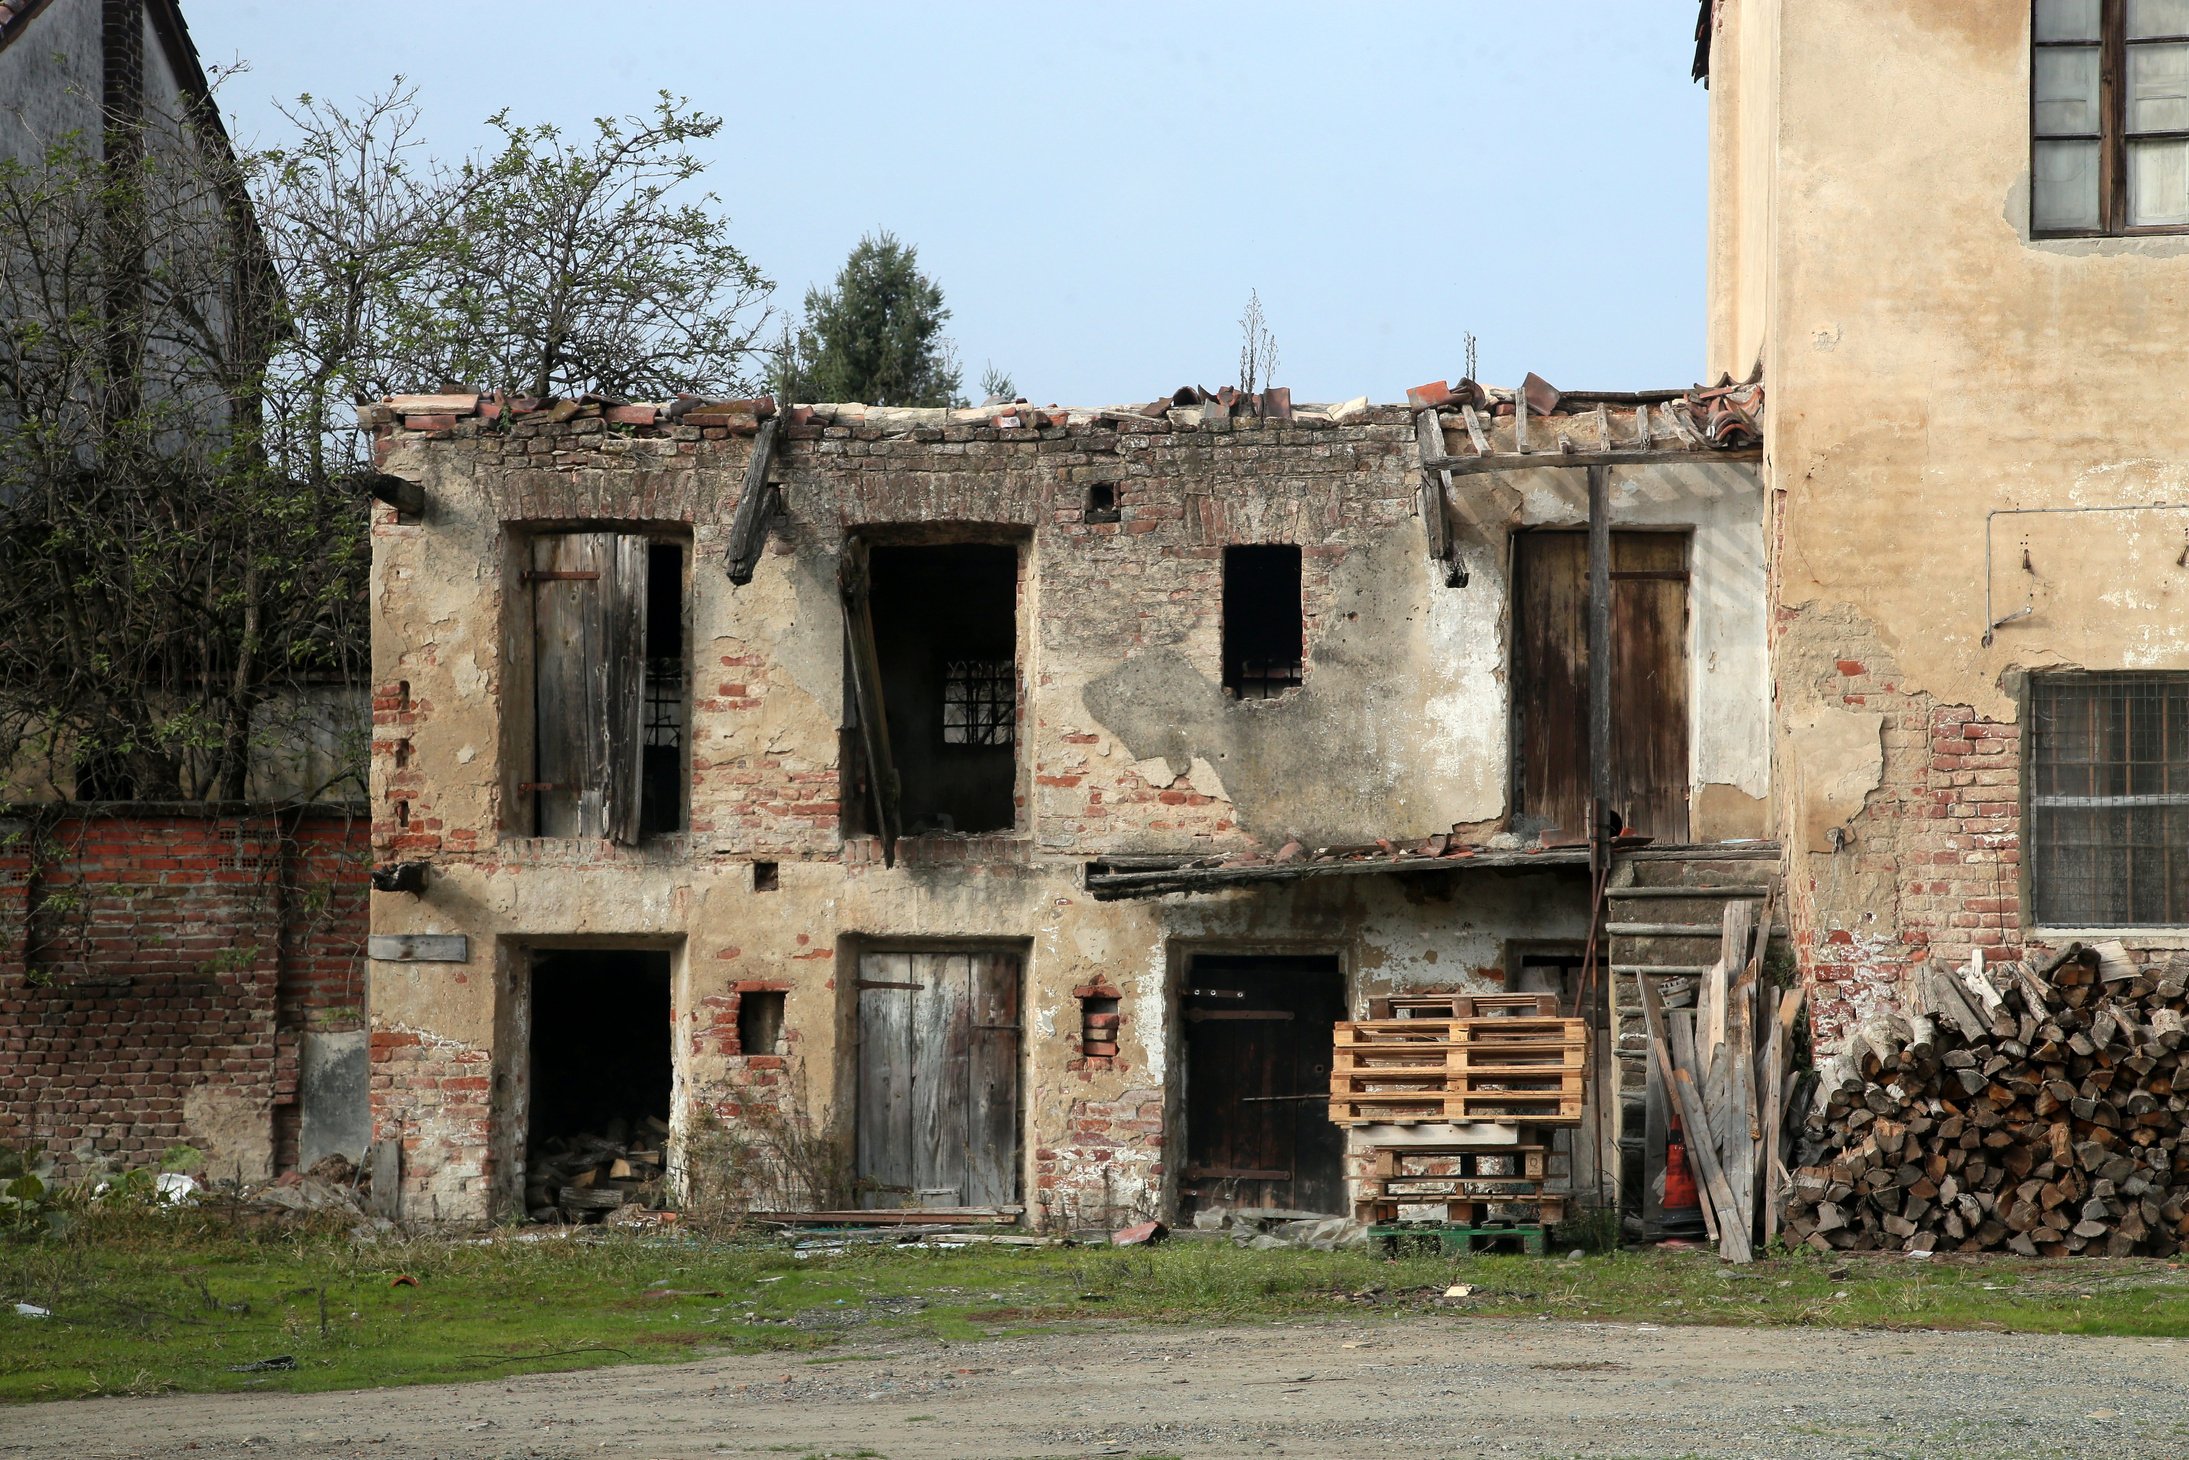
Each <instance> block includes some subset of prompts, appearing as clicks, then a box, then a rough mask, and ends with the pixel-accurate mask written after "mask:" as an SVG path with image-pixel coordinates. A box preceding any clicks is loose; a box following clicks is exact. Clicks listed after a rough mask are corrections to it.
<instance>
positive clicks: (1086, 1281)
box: [0, 1204, 2189, 1400]
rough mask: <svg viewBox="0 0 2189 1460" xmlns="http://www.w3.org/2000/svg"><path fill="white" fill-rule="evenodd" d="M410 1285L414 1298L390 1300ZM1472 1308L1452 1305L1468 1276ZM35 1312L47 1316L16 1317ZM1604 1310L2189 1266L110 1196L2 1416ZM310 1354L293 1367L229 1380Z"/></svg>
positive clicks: (2074, 1320) (1859, 1297)
mask: <svg viewBox="0 0 2189 1460" xmlns="http://www.w3.org/2000/svg"><path fill="white" fill-rule="evenodd" d="M399 1276H402V1277H408V1278H410V1279H412V1280H414V1282H415V1286H411V1285H401V1286H398V1285H396V1281H395V1280H396V1279H397V1278H398V1277H399ZM1461 1284H1464V1285H1469V1286H1470V1288H1471V1291H1469V1292H1468V1293H1467V1294H1466V1295H1465V1296H1463V1297H1447V1296H1446V1294H1447V1291H1448V1289H1450V1288H1452V1287H1453V1286H1455V1285H1461ZM17 1302H27V1303H31V1304H34V1305H36V1306H38V1307H42V1308H46V1309H49V1310H50V1311H51V1313H52V1316H51V1317H50V1318H38V1319H32V1318H19V1317H16V1316H14V1313H13V1308H14V1304H15V1303H17ZM1341 1316H1342V1317H1346V1318H1351V1319H1360V1318H1371V1319H1373V1318H1386V1319H1391V1320H1394V1321H1403V1320H1414V1321H1424V1320H1427V1321H1439V1322H1453V1321H1462V1322H1463V1321H1466V1320H1467V1319H1468V1318H1470V1317H1474V1316H1500V1317H1512V1316H1527V1317H1536V1316H1548V1317H1556V1318H1569V1319H1593V1320H1607V1321H1626V1322H1634V1321H1644V1322H1653V1323H1664V1324H1672V1323H1715V1324H1758V1323H1772V1324H1797V1325H1800V1324H1806V1325H1817V1326H1824V1325H1839V1326H1850V1327H1852V1326H1860V1327H1931V1328H1985V1329H1999V1330H2013V1331H2025V1332H2053V1333H2059V1332H2066V1333H2125V1334H2153V1335H2169V1336H2189V1275H2185V1274H2184V1273H2183V1272H2182V1271H2181V1269H2180V1268H2179V1267H2178V1266H2176V1265H2173V1264H2168V1263H2164V1262H2160V1261H2156V1260H2132V1261H2121V1262H2101V1261H2095V1260H2079V1261H2075V1262H2062V1263H2042V1262H2023V1261H2018V1260H1999V1259H1985V1260H1948V1259H1934V1260H1932V1261H1929V1262H1923V1263H1913V1262H1909V1261H1907V1260H1906V1259H1903V1258H1892V1257H1882V1256H1879V1257H1870V1258H1860V1259H1856V1258H1840V1259H1823V1258H1818V1257H1815V1256H1814V1255H1812V1254H1806V1253H1803V1254H1786V1253H1781V1254H1774V1255H1768V1256H1766V1258H1765V1259H1764V1260H1762V1261H1760V1262H1758V1263H1756V1264H1754V1265H1753V1266H1750V1267H1746V1268H1738V1269H1735V1268H1727V1267H1724V1266H1722V1265H1721V1264H1719V1263H1718V1262H1717V1261H1716V1259H1715V1258H1713V1257H1710V1256H1708V1255H1706V1254H1702V1253H1692V1252H1689V1253H1672V1252H1638V1253H1616V1254H1610V1255H1606V1256H1602V1257H1588V1258H1582V1259H1578V1260H1563V1259H1556V1258H1553V1259H1540V1258H1526V1257H1476V1258H1464V1259H1453V1258H1440V1257H1411V1258H1401V1259H1396V1260H1382V1259H1378V1258H1376V1257H1373V1256H1371V1255H1369V1254H1367V1253H1365V1252H1360V1251H1345V1252H1301V1251H1289V1250H1272V1251H1257V1250H1252V1249H1245V1248H1239V1247H1234V1246H1232V1245H1231V1244H1230V1243H1227V1242H1205V1241H1189V1240H1174V1241H1172V1242H1169V1243H1166V1244H1164V1245H1162V1246H1158V1247H1142V1248H1106V1247H1094V1248H1087V1247H1077V1248H1075V1247H1047V1248H1015V1247H986V1246H971V1247H966V1248H963V1249H958V1250H947V1249H936V1248H917V1247H906V1248H898V1247H896V1246H894V1245H889V1244H879V1243H858V1242H854V1243H849V1244H846V1245H844V1246H843V1247H841V1248H840V1249H836V1250H825V1251H811V1252H809V1253H808V1254H807V1255H803V1256H801V1255H799V1254H798V1253H796V1252H794V1251H792V1250H791V1249H789V1248H787V1247H785V1246H784V1245H782V1244H781V1243H779V1242H776V1241H773V1240H763V1239H760V1238H757V1237H755V1236H752V1235H750V1234H738V1235H732V1236H731V1237H729V1238H717V1237H708V1236H704V1235H699V1234H693V1233H688V1232H687V1233H682V1234H647V1233H619V1232H614V1231H610V1230H608V1229H604V1228H584V1229H578V1230H571V1229H561V1230H560V1231H556V1232H549V1231H544V1230H542V1229H538V1228H533V1229H522V1230H510V1231H503V1232H499V1233H495V1234H492V1235H491V1236H484V1237H472V1238H467V1239H458V1238H434V1239H424V1238H419V1239H403V1238H392V1239H389V1240H383V1241H377V1242H360V1241H357V1240H355V1239H353V1238H352V1237H351V1236H350V1234H349V1232H348V1231H347V1229H346V1227H345V1226H344V1225H343V1224H342V1223H341V1222H340V1221H338V1220H334V1219H331V1218H322V1219H317V1220H314V1221H308V1222H305V1223H303V1224H301V1225H295V1226H287V1227H283V1228H279V1229H270V1230H267V1231H264V1232H260V1233H256V1234H254V1233H251V1232H249V1231H246V1230H243V1229H240V1228H238V1227H237V1226H236V1225H235V1224H234V1223H232V1222H231V1221H230V1220H229V1218H228V1216H227V1214H226V1212H225V1210H224V1209H223V1208H222V1207H220V1206H219V1205H217V1204H216V1205H214V1206H212V1207H208V1208H196V1209H189V1208H185V1209H180V1210H175V1209H169V1210H160V1209H157V1208H153V1207H132V1206H127V1205H124V1206H120V1207H109V1206H107V1205H105V1204H100V1205H98V1206H95V1207H93V1208H91V1209H89V1210H87V1211H86V1212H85V1213H84V1214H83V1217H82V1219H81V1220H80V1221H78V1222H77V1223H76V1224H75V1225H74V1226H72V1227H71V1228H70V1229H69V1230H68V1231H67V1232H66V1233H65V1234H63V1235H62V1236H59V1237H54V1238H45V1239H41V1240H13V1241H6V1242H0V1400H6V1399H15V1400H24V1399H42V1398H63V1397H71V1396H76V1395H84V1394H95V1393H119V1392H156V1391H158V1390H163V1389H178V1390H186V1391H200V1392H203V1391H212V1392H221V1391H237V1390H242V1389H244V1388H246V1387H252V1388H266V1389H278V1390H319V1389H333V1388H356V1387H365V1386H370V1385H380V1384H412V1383H437V1382H449V1381H454V1380H465V1379H480V1378H489V1377H493V1378H500V1377H504V1376H507V1375H512V1374H520V1373H529V1372H541V1371H547V1370H557V1369H574V1368H584V1367H593V1366H600V1365H609V1364H625V1363H639V1362H659V1361H663V1360H670V1359H680V1358H688V1357H695V1356H698V1355H701V1354H705V1353H711V1352H725V1351H728V1352H754V1351H761V1350H783V1351H787V1352H800V1353H804V1354H806V1355H808V1356H811V1357H818V1358H833V1357H836V1356H837V1355H836V1354H831V1353H828V1352H827V1351H828V1350H830V1349H838V1350H839V1352H842V1351H843V1350H842V1348H841V1346H842V1345H844V1344H845V1343H846V1342H847V1340H850V1341H853V1342H856V1341H857V1338H858V1335H859V1334H860V1333H861V1332H862V1330H870V1329H871V1330H875V1331H877V1332H882V1331H887V1332H891V1333H893V1334H897V1335H903V1334H906V1333H925V1334H929V1335H932V1336H934V1337H936V1338H940V1339H945V1340H949V1341H954V1342H962V1341H970V1340H975V1339H979V1338H983V1337H987V1336H993V1335H995V1334H999V1333H1008V1332H1024V1331H1026V1330H1027V1329H1029V1328H1033V1327H1038V1326H1040V1325H1043V1324H1053V1323H1061V1322H1070V1323H1085V1322H1088V1321H1089V1320H1095V1319H1109V1320H1129V1321H1135V1322H1143V1323H1177V1324H1218V1323H1247V1322H1256V1321H1262V1320H1267V1319H1274V1318H1285V1319H1299V1318H1309V1319H1313V1318H1321V1317H1341ZM277 1355H278V1356H293V1357H294V1358H295V1360H296V1363H297V1367H296V1368H295V1369H293V1370H281V1371H261V1372H258V1373H251V1374H238V1373H236V1372H233V1370H234V1369H235V1366H237V1365H241V1364H250V1363H253V1362H256V1361H260V1360H265V1359H269V1358H272V1357H274V1356H277Z"/></svg>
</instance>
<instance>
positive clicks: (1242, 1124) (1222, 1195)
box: [1180, 957, 1345, 1212]
mask: <svg viewBox="0 0 2189 1460" xmlns="http://www.w3.org/2000/svg"><path fill="white" fill-rule="evenodd" d="M1180 1005H1181V1013H1182V1015H1183V1017H1184V1020H1185V1039H1186V1101H1185V1104H1186V1169H1185V1173H1184V1175H1185V1184H1186V1186H1187V1188H1188V1189H1190V1191H1191V1192H1192V1193H1193V1196H1194V1199H1195V1202H1196V1205H1197V1206H1198V1207H1201V1208H1207V1207H1218V1206H1225V1207H1284V1208H1291V1209H1294V1210H1299V1211H1309V1212H1338V1211H1342V1210H1344V1207H1345V1180H1344V1153H1345V1133H1344V1132H1343V1131H1341V1130H1340V1129H1339V1128H1338V1127H1337V1126H1335V1125H1333V1124H1331V1122H1330V1064H1331V1058H1330V1046H1331V1036H1332V1031H1333V1030H1334V1028H1335V1027H1336V1025H1337V1022H1338V1021H1339V1020H1340V1019H1342V1018H1344V1017H1345V984H1344V978H1343V976H1342V975H1341V974H1340V973H1339V972H1338V969H1337V967H1336V965H1335V963H1334V962H1332V961H1331V960H1328V959H1322V958H1252V957H1220V958H1217V957H1203V958H1196V959H1195V960H1194V961H1193V965H1192V969H1191V973H1190V975H1189V980H1188V984H1187V988H1186V990H1185V995H1184V997H1183V998H1182V999H1181V1000H1180Z"/></svg>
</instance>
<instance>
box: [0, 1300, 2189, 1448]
mask: <svg viewBox="0 0 2189 1460" xmlns="http://www.w3.org/2000/svg"><path fill="white" fill-rule="evenodd" d="M2185 1453H2189V1345H2185V1344H2184V1343H2183V1342H2181V1341H2177V1340H2172V1339H2126V1338H2059V1337H2039V1336H2023V1335H2002V1334H1979V1333H1930V1332H1917V1333H1902V1332H1876V1331H1846V1330H1830V1329H1757V1328H1749V1329H1741V1328H1658V1327H1653V1326H1649V1325H1634V1324H1584V1323H1552V1322H1542V1321H1537V1322H1515V1321H1504V1320H1486V1319H1416V1320H1402V1321H1385V1322H1344V1321H1331V1322H1315V1323H1292V1324H1274V1325H1258V1326H1255V1327H1250V1328H1223V1329H1194V1328H1164V1327H1145V1326H1137V1327H1124V1326H1117V1327H1109V1326H1100V1325H1095V1326H1085V1327H1081V1328H1078V1329H1076V1330H1073V1331H1069V1332H1050V1333H1044V1334H1040V1335H1038V1336H1033V1337H1027V1338H1015V1339H997V1340H989V1341H985V1342H980V1343H967V1344H941V1343H937V1342H934V1341H933V1340H929V1339H921V1340H918V1341H916V1342H914V1341H907V1340H904V1339H901V1338H900V1339H898V1340H897V1341H894V1342H892V1341H890V1340H889V1339H888V1337H887V1336H886V1335H881V1334H877V1335H875V1336H874V1338H873V1339H872V1340H870V1341H867V1342H866V1343H865V1344H863V1346H859V1347H854V1348H851V1349H848V1350H837V1351H835V1352H833V1353H832V1354H830V1355H829V1356H828V1357H827V1358H825V1359H823V1360H821V1361H819V1362H815V1361H810V1360H803V1359H792V1358H786V1357H784V1356H781V1355H776V1356H767V1355H755V1356H749V1357H734V1358H720V1359H710V1360H706V1361H703V1362H700V1363H693V1364H682V1365H677V1366H674V1367H660V1368H621V1369H599V1370H593V1371H590V1372H585V1373H575V1374H554V1375H537V1376H533V1377H529V1378H523V1379H517V1380H513V1381H508V1382H502V1383H477V1384H466V1385H461V1386H452V1387H417V1388H405V1389H388V1390H381V1391H375V1392H366V1393H354V1392H353V1393H335V1394H307V1395H284V1394H267V1395H264V1396H255V1397H246V1396H235V1395H229V1396H208V1395H192V1396H175V1397H166V1398H154V1399H104V1400H84V1401H78V1402H74V1403H64V1404H46V1405H36V1406H30V1407H25V1408H19V1409H11V1410H0V1456H7V1457H16V1456H32V1457H39V1460H60V1457H66V1460H104V1457H120V1456H129V1457H139V1456H144V1457H150V1456H160V1457H167V1456H177V1455H190V1456H194V1457H203V1460H219V1457H230V1456H292V1455H293V1456H313V1457H318V1456H344V1457H349V1456H355V1457H361V1460H395V1457H410V1456H421V1457H423V1456H432V1457H438V1460H517V1457H522V1460H576V1457H579V1456H601V1455H611V1456H613V1455H634V1456H645V1457H664V1460H668V1457H676V1460H682V1457H702V1456H704V1457H715V1456H741V1455H788V1456H798V1457H807V1456H816V1455H828V1456H881V1457H887V1460H975V1457H978V1460H1008V1457H1037V1456H1038V1457H1065V1456H1108V1455H1122V1456H1127V1457H1141V1456H1166V1457H1168V1456H1180V1457H1191V1460H1201V1457H1206V1456H1240V1455H1247V1456H1263V1455H1266V1456H1331V1457H1352V1456H1372V1457H1374V1460H1417V1457H1418V1460H1430V1457H1457V1456H1519V1457H1566V1456H1584V1455H1585V1456H1592V1457H1593V1456H1606V1457H1609V1456H1632V1457H1643V1456H1649V1457H1658V1456H1668V1457H1669V1456H1689V1455H1693V1456H1712V1457H1716V1456H1743V1457H1747V1456H1770V1457H1800V1460H1807V1457H1817V1460H1840V1457H1845V1456H1856V1455H1860V1456H1910V1457H1914V1456H1923V1457H1925V1460H1936V1457H1945V1456H1964V1455H1965V1456H1971V1457H1975V1456H1983V1457H1994V1456H1999V1455H2010V1454H2011V1455H2015V1456H2018V1457H2019V1456H2063V1457H2089V1456H2103V1457H2106V1460H2143V1457H2154V1460H2155V1457H2162V1456H2163V1457H2169V1460H2171V1457H2178V1456H2181V1455H2183V1454H2185Z"/></svg>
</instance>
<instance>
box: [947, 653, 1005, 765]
mask: <svg viewBox="0 0 2189 1460" xmlns="http://www.w3.org/2000/svg"><path fill="white" fill-rule="evenodd" d="M1017 720H1018V673H1017V666H1016V665H1014V664H1013V663H1012V662H1011V661H1010V660H1008V659H952V660H950V661H949V662H948V663H947V664H945V665H944V666H943V681H942V738H943V744H945V745H1009V744H1010V743H1011V732H1012V728H1013V726H1014V725H1015V723H1016V722H1017Z"/></svg>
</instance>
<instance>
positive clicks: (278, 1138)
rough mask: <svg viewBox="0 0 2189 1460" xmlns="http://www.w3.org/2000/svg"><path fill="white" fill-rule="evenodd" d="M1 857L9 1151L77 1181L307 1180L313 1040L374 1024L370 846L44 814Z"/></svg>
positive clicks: (3, 1108) (316, 825) (333, 825)
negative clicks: (112, 1175)
mask: <svg viewBox="0 0 2189 1460" xmlns="http://www.w3.org/2000/svg"><path fill="white" fill-rule="evenodd" d="M6 825H7V826H8V828H9V831H8V834H7V835H6V837H5V838H4V839H0V920H4V922H0V949H4V950H5V953H6V955H7V956H6V959H5V962H4V964H0V1141H6V1142H8V1143H10V1144H26V1143H37V1144H41V1145H44V1146H45V1147H46V1148H48V1149H49V1150H50V1151H51V1152H52V1153H53V1154H54V1155H55V1156H56V1157H57V1158H59V1160H60V1161H61V1163H62V1165H63V1167H64V1169H66V1170H70V1171H76V1170H82V1169H84V1168H85V1167H86V1166H90V1165H98V1164H105V1165H118V1166H131V1165H140V1164H147V1163H154V1162H157V1161H158V1160H159V1159H160V1156H161V1154H162V1153H163V1152H164V1151H165V1150H166V1149H167V1148H169V1147H170V1146H173V1145H177V1144H183V1145H191V1146H193V1147H195V1148H197V1149H199V1150H200V1151H201V1152H203V1153H204V1154H206V1155H207V1157H208V1158H209V1160H210V1162H211V1164H212V1167H213V1172H214V1174H215V1175H219V1176H227V1175H232V1174H234V1173H235V1171H237V1170H241V1171H243V1173H244V1174H245V1175H246V1176H254V1175H256V1176H260V1177H263V1176H264V1175H266V1174H269V1171H270V1169H278V1168H282V1167H284V1166H286V1165H288V1164H291V1163H293V1161H294V1159H295V1152H296V1141H297V1119H298V1106H297V1099H298V1058H299V1044H300V1039H301V1037H302V1036H303V1035H304V1034H306V1033H308V1032H321V1031H325V1032H336V1031H342V1030H355V1029H361V1028H362V1027H363V1023H364V1000H365V987H364V983H365V981H364V946H363V945H364V937H365V924H366V905H365V904H366V882H365V870H366V869H365V867H364V864H363V860H362V859H363V855H364V851H365V829H364V827H363V825H362V823H360V822H354V821H352V820H351V819H350V818H348V817H346V816H343V815H340V814H321V813H273V812H227V811H224V810H221V809H218V808H212V809H200V808H181V809H173V808H166V809H161V808H144V809H139V808H125V809H121V810H117V811H114V812H111V813H109V812H102V811H88V810H86V811H79V810H75V809H73V808H65V809H64V808H42V809H39V810H36V811H32V812H28V813H25V814H22V815H20V816H18V817H17V818H16V819H14V820H13V821H11V822H8V823H6Z"/></svg>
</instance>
